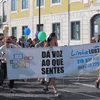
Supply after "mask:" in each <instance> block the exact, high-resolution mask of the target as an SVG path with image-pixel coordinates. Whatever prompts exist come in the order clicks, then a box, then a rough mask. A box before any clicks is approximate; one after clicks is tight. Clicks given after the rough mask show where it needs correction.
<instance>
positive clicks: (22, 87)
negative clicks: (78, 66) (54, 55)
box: [0, 71, 100, 100]
mask: <svg viewBox="0 0 100 100" xmlns="http://www.w3.org/2000/svg"><path fill="white" fill-rule="evenodd" d="M98 74H99V71H96V72H91V73H86V74H80V75H79V76H78V75H75V76H67V77H63V78H57V79H56V83H57V89H58V91H59V92H61V93H62V95H61V96H60V97H56V96H54V94H53V89H52V86H51V84H50V85H49V91H50V93H48V94H46V93H45V92H44V91H43V87H44V85H41V84H40V82H37V79H28V82H24V81H23V80H16V81H15V86H14V91H15V93H10V92H9V87H8V86H6V83H8V82H9V81H6V80H5V81H4V89H0V100H61V99H62V100H99V99H100V90H99V89H96V88H95V81H96V79H97V78H98Z"/></svg>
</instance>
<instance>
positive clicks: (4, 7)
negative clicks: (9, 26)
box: [3, 2, 7, 22]
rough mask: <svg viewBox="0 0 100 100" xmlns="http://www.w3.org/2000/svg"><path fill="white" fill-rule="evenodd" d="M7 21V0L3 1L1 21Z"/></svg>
mask: <svg viewBox="0 0 100 100" xmlns="http://www.w3.org/2000/svg"><path fill="white" fill-rule="evenodd" d="M6 21H7V2H3V22H6Z"/></svg>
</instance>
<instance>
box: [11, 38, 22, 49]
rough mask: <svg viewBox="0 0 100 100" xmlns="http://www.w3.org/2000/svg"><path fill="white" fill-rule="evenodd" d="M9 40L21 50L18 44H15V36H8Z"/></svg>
mask: <svg viewBox="0 0 100 100" xmlns="http://www.w3.org/2000/svg"><path fill="white" fill-rule="evenodd" d="M10 38H11V39H12V43H11V44H13V45H16V46H17V47H18V48H22V47H21V46H20V45H19V44H18V43H17V38H16V37H15V36H10Z"/></svg>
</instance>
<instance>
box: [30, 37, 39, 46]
mask: <svg viewBox="0 0 100 100" xmlns="http://www.w3.org/2000/svg"><path fill="white" fill-rule="evenodd" d="M38 42H39V40H38V39H36V38H34V39H33V42H32V44H31V45H30V48H32V47H35V45H36V44H37V43H38Z"/></svg>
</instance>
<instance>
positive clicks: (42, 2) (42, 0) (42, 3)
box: [36, 0, 44, 6]
mask: <svg viewBox="0 0 100 100" xmlns="http://www.w3.org/2000/svg"><path fill="white" fill-rule="evenodd" d="M40 3H41V4H40V5H41V6H43V5H44V0H40ZM36 6H39V0H37V2H36Z"/></svg>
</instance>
